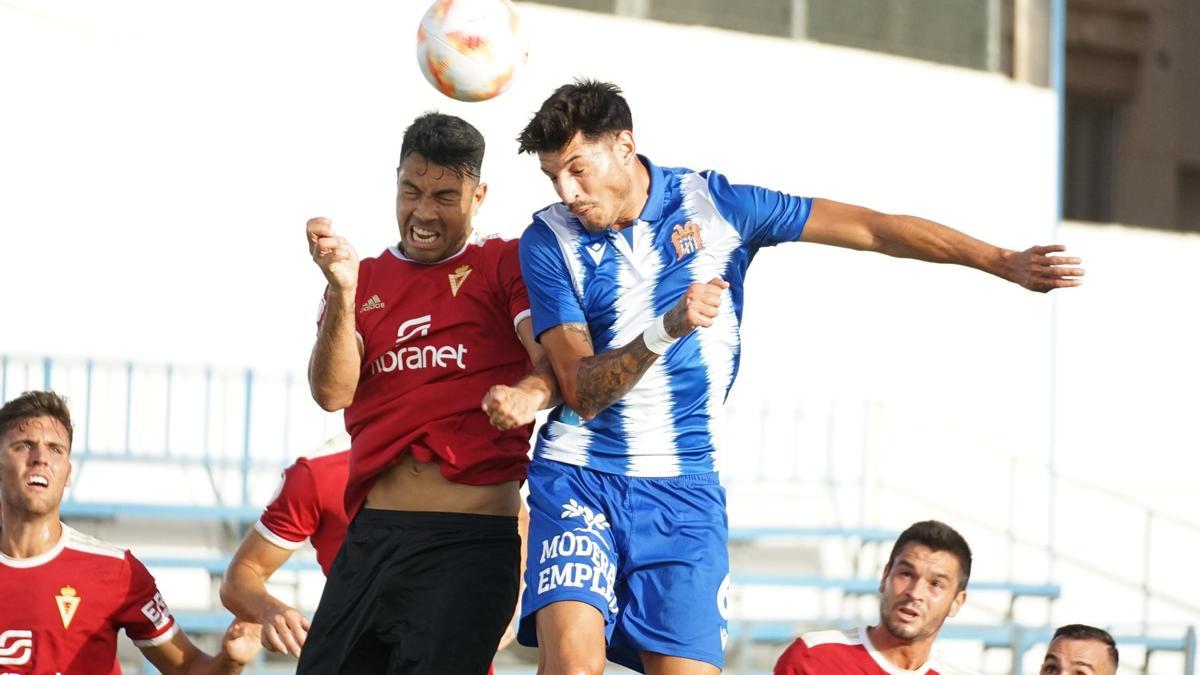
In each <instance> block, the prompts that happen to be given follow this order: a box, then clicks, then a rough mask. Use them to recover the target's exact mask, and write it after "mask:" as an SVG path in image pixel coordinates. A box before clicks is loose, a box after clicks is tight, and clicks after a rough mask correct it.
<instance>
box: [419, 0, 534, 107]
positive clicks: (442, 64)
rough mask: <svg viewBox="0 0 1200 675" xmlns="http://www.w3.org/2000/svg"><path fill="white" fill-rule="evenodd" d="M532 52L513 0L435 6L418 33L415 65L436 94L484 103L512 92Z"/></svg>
mask: <svg viewBox="0 0 1200 675" xmlns="http://www.w3.org/2000/svg"><path fill="white" fill-rule="evenodd" d="M528 58H529V50H528V47H527V46H526V42H525V38H524V36H523V35H522V34H521V31H520V21H519V19H518V17H517V10H516V9H515V8H514V7H513V5H512V3H511V2H510V1H509V0H437V2H434V3H433V5H431V6H430V7H429V11H427V12H425V17H424V18H423V19H421V26H420V28H418V29H417V63H419V64H420V66H421V72H422V73H423V74H424V75H425V79H426V80H429V83H430V84H432V85H433V86H434V87H435V88H436V89H437V90H438V91H440V92H442V93H443V94H445V95H447V96H449V97H451V98H456V99H458V100H460V101H484V100H487V99H489V98H492V97H494V96H496V95H497V94H499V93H500V92H502V91H504V90H505V89H507V88H508V85H509V84H510V83H511V82H512V79H513V77H515V76H516V74H517V72H518V71H519V70H520V69H521V66H523V65H525V61H526V60H527V59H528Z"/></svg>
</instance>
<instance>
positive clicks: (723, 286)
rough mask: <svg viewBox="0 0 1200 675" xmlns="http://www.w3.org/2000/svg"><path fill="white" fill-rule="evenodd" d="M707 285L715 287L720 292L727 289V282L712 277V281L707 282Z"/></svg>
mask: <svg viewBox="0 0 1200 675" xmlns="http://www.w3.org/2000/svg"><path fill="white" fill-rule="evenodd" d="M708 284H709V285H710V286H716V287H717V288H720V289H721V290H725V289H726V288H729V282H728V281H725V280H724V279H722V278H721V277H713V278H712V279H710V280H709V282H708Z"/></svg>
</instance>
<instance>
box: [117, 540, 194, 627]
mask: <svg viewBox="0 0 1200 675" xmlns="http://www.w3.org/2000/svg"><path fill="white" fill-rule="evenodd" d="M125 562H126V565H127V568H128V571H129V585H128V589H127V590H126V594H125V601H124V602H123V603H121V608H120V610H119V611H118V613H117V616H116V620H115V623H116V624H117V625H118V626H120V627H121V628H124V629H125V634H126V635H128V636H129V639H130V640H133V644H135V645H137V646H138V647H154V646H156V645H160V644H162V643H164V642H166V641H167V640H170V639H171V638H172V637H174V636H175V633H177V632H179V626H177V625H176V624H175V617H173V616H171V611H170V610H169V609H167V603H166V602H165V601H163V597H162V593H159V592H158V584H156V583H155V582H154V577H153V576H152V575H151V574H150V571H149V570H147V569H146V566H145V565H143V564H142V562H141V561H140V560H138V559H137V558H135V557H133V554H131V553H129V552H128V551H126V552H125Z"/></svg>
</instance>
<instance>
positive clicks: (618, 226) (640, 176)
mask: <svg viewBox="0 0 1200 675" xmlns="http://www.w3.org/2000/svg"><path fill="white" fill-rule="evenodd" d="M629 195H630V196H629V203H628V204H626V205H625V208H624V209H623V210H622V211H621V215H620V216H619V217H618V218H617V222H615V223H613V227H612V229H614V230H616V231H618V232H620V231H621V230H623V229H625V228H627V227H629V226H630V225H632V224H633V221H635V220H637V219H638V218H639V217H640V216H641V215H642V211H643V210H645V208H646V200H648V199H649V198H650V172H649V171H647V170H646V165H645V164H643V163H642V161H641V158H638V161H637V162H635V163H634V167H633V184H632V186H631V188H630V190H629Z"/></svg>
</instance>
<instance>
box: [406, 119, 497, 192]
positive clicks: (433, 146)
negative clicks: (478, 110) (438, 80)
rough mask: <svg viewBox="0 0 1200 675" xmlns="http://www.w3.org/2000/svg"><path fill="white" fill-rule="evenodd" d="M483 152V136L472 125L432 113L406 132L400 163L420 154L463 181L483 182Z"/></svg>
mask: <svg viewBox="0 0 1200 675" xmlns="http://www.w3.org/2000/svg"><path fill="white" fill-rule="evenodd" d="M483 151H484V142H483V134H481V133H479V130H478V129H476V128H475V127H474V126H472V125H471V123H470V122H468V121H466V120H464V119H463V118H461V117H455V116H454V115H445V114H442V113H439V112H428V113H425V114H424V115H421V116H420V117H418V118H417V119H415V120H413V123H412V124H410V125H408V128H407V129H405V130H404V141H403V142H402V143H401V144H400V161H401V162H402V163H403V162H404V160H405V159H406V158H407V157H408V156H409V155H411V154H413V153H414V152H416V153H419V154H420V155H421V156H422V157H424V158H425V159H427V160H429V161H430V162H433V163H434V164H437V165H440V166H444V167H446V168H447V169H450V170H451V171H453V172H454V173H455V174H457V175H458V176H459V177H460V178H471V179H473V180H479V176H480V171H481V169H482V168H483Z"/></svg>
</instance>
